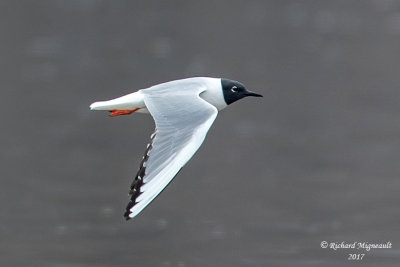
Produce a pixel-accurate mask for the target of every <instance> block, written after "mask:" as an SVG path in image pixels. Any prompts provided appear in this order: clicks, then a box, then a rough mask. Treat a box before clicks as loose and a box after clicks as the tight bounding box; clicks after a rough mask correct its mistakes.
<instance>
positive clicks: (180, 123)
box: [90, 77, 262, 220]
mask: <svg viewBox="0 0 400 267" xmlns="http://www.w3.org/2000/svg"><path fill="white" fill-rule="evenodd" d="M246 96H256V97H261V96H262V95H260V94H257V93H254V92H251V91H248V90H247V89H246V88H245V86H244V85H243V84H242V83H240V82H237V81H233V80H229V79H224V78H209V77H194V78H187V79H182V80H175V81H170V82H166V83H162V84H158V85H154V86H152V87H149V88H146V89H141V90H138V91H137V92H134V93H131V94H128V95H125V96H122V97H119V98H115V99H112V100H109V101H100V102H95V103H93V104H91V105H90V109H91V110H107V111H109V112H110V116H112V117H114V116H119V115H128V114H131V113H134V112H136V113H147V114H151V116H152V117H153V119H154V121H155V126H156V129H155V131H154V133H153V134H152V135H151V141H150V143H149V144H148V145H147V149H146V151H145V154H144V156H143V159H142V161H141V163H140V167H139V170H138V172H137V174H136V176H135V179H134V180H133V182H132V184H131V187H130V191H129V195H130V200H129V203H128V205H127V207H126V211H125V214H124V217H125V219H126V220H129V219H131V218H134V217H135V216H136V215H137V214H139V213H140V212H141V211H142V210H143V209H144V208H145V207H146V206H147V205H148V204H149V203H150V202H151V201H152V200H153V199H154V198H155V197H156V196H157V195H158V194H160V193H161V191H162V190H163V189H164V188H165V187H166V186H167V185H168V184H169V182H171V180H172V179H173V178H174V177H175V176H176V174H177V173H178V172H179V171H180V169H181V168H182V167H183V166H184V165H185V164H186V163H187V162H188V161H189V160H190V159H191V158H192V156H193V155H194V154H195V153H196V151H197V150H198V149H199V147H200V146H201V144H202V143H203V141H204V139H205V137H206V135H207V132H208V130H209V129H210V127H211V125H212V124H213V122H214V120H215V118H216V117H217V114H218V111H220V110H222V109H224V108H226V107H227V106H228V105H230V104H232V103H234V102H235V101H237V100H239V99H242V98H244V97H246Z"/></svg>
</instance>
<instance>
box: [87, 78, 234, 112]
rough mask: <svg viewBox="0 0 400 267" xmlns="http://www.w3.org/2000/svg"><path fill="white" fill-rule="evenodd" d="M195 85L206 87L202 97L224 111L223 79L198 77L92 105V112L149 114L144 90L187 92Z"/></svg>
mask: <svg viewBox="0 0 400 267" xmlns="http://www.w3.org/2000/svg"><path fill="white" fill-rule="evenodd" d="M193 83H196V84H198V86H200V87H204V91H203V92H202V93H200V97H201V98H202V99H204V100H206V101H207V102H208V103H210V104H212V105H213V106H214V107H216V108H217V109H218V110H222V109H224V108H225V107H226V106H227V104H226V102H225V100H224V96H223V93H222V85H221V79H219V78H208V77H196V78H188V79H183V80H176V81H171V82H167V83H162V84H158V85H155V86H152V87H149V88H147V89H141V90H139V91H137V92H134V93H131V94H128V95H124V96H121V97H118V98H115V99H112V100H108V101H100V102H95V103H93V104H91V105H90V109H91V110H133V109H135V108H139V110H138V111H136V112H138V113H147V114H148V113H149V110H148V109H147V107H146V104H145V102H144V95H143V90H153V89H159V88H163V87H164V88H166V89H169V88H170V89H171V91H174V90H176V91H178V90H185V86H188V87H190V86H192V84H193Z"/></svg>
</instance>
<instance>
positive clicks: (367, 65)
mask: <svg viewBox="0 0 400 267" xmlns="http://www.w3.org/2000/svg"><path fill="white" fill-rule="evenodd" d="M0 29H1V35H0V48H1V49H0V56H1V61H2V64H1V65H0V68H1V72H0V77H1V79H0V87H1V93H2V97H1V100H0V101H1V110H2V130H1V154H0V155H1V161H2V167H1V169H0V174H1V184H0V209H1V212H0V219H1V223H0V255H1V256H0V265H1V266H63V267H65V266H68V267H76V266H164V267H173V266H177V267H184V266H322V265H323V266H352V265H355V264H357V262H354V261H348V260H347V258H348V254H349V253H365V252H364V251H360V250H338V251H333V250H330V249H322V248H321V247H320V243H321V241H327V242H342V241H346V242H355V241H358V242H364V241H365V242H369V243H386V242H388V241H390V242H392V244H393V248H392V249H380V250H373V251H370V252H366V256H365V257H364V259H363V260H362V263H361V264H363V266H378V265H379V266H398V263H399V261H400V249H399V247H400V234H399V233H400V225H399V221H400V213H399V203H400V194H399V191H400V190H399V189H400V179H399V176H400V164H399V161H400V105H399V102H400V90H399V84H400V75H399V69H400V1H392V0H375V1H373V0H371V1H358V0H338V1H316V0H315V1H312V0H306V1H280V0H275V1H264V0H263V1H261V0H260V1H239V0H238V1H236V0H235V1H122V0H118V1H105V0H68V1H67V0H48V1H46V0H40V1H7V0H2V1H0ZM191 76H211V77H226V78H231V79H234V80H238V81H241V82H243V83H244V84H246V85H247V87H248V89H250V90H253V91H256V92H259V93H261V94H263V95H264V98H262V99H258V98H247V99H244V100H242V101H240V102H238V103H235V104H233V105H232V106H230V107H229V108H228V109H226V110H224V111H222V112H221V113H220V115H219V117H218V118H217V120H216V123H215V124H214V126H213V127H212V128H211V130H210V132H209V135H208V137H207V139H206V141H205V143H204V145H203V146H202V147H201V149H200V150H199V151H198V153H197V154H196V155H195V157H194V158H193V159H192V160H191V161H190V162H189V163H188V164H187V165H186V167H185V168H184V169H183V170H182V171H181V172H180V173H179V175H178V176H177V177H176V178H175V179H174V180H173V182H172V183H171V184H170V185H169V186H168V187H167V188H166V189H165V190H164V192H163V193H162V194H161V195H160V196H159V197H158V198H157V199H156V200H155V201H154V202H153V203H151V205H150V206H149V207H147V208H146V209H145V210H144V211H143V212H142V213H141V214H139V216H138V217H137V218H135V219H134V220H131V221H128V222H126V221H125V220H124V218H123V216H122V215H123V212H124V209H125V206H126V204H127V201H128V195H127V194H128V190H129V185H130V183H131V181H132V179H133V177H134V174H135V173H136V171H137V168H138V166H139V162H140V160H141V157H142V155H143V152H144V150H145V148H146V144H147V142H148V141H149V136H150V134H151V133H152V131H153V128H154V124H153V120H152V119H151V117H150V116H146V115H141V114H135V115H131V116H120V117H116V118H110V117H108V113H107V112H90V111H89V105H90V104H91V103H92V102H94V101H98V100H107V99H111V98H115V97H118V96H121V95H124V94H127V93H130V92H133V91H136V90H138V89H141V88H146V87H149V86H151V85H154V84H158V83H161V82H165V81H169V80H174V79H178V78H185V77H191Z"/></svg>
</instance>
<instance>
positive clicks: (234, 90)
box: [231, 86, 239, 93]
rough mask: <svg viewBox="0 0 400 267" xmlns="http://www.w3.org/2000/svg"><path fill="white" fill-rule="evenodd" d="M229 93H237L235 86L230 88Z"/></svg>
mask: <svg viewBox="0 0 400 267" xmlns="http://www.w3.org/2000/svg"><path fill="white" fill-rule="evenodd" d="M231 91H232V92H234V93H236V92H237V91H239V90H238V88H237V87H236V86H232V88H231Z"/></svg>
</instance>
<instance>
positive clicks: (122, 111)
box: [110, 108, 140, 117]
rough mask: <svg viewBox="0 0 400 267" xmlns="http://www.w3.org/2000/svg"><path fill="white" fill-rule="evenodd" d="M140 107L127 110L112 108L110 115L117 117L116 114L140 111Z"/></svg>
mask: <svg viewBox="0 0 400 267" xmlns="http://www.w3.org/2000/svg"><path fill="white" fill-rule="evenodd" d="M139 109H140V108H135V109H126V110H119V109H113V110H110V112H111V114H110V116H111V117H115V116H119V115H129V114H132V113H133V112H135V111H138V110H139Z"/></svg>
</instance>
